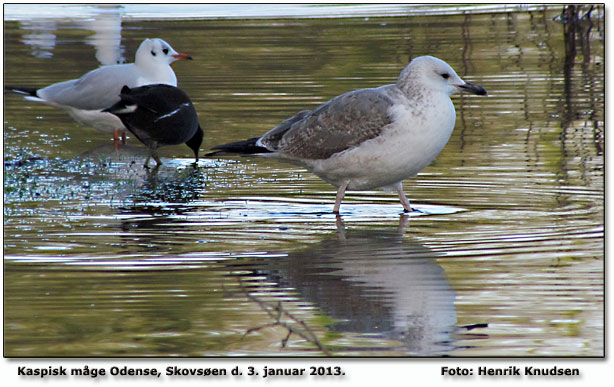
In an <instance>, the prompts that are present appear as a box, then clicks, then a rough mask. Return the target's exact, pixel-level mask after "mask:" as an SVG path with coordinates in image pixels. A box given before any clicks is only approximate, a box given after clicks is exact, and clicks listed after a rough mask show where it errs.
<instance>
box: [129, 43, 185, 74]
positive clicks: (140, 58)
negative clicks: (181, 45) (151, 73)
mask: <svg viewBox="0 0 614 387" xmlns="http://www.w3.org/2000/svg"><path fill="white" fill-rule="evenodd" d="M186 59H192V57H191V56H189V55H187V54H183V53H179V52H177V51H175V50H173V48H172V47H171V45H170V44H168V43H166V42H165V41H164V40H162V39H158V38H155V39H145V40H144V41H143V43H141V45H140V46H139V49H138V50H137V51H136V57H135V60H134V61H135V63H136V64H137V66H147V67H149V66H151V65H154V66H156V65H157V66H160V65H162V66H167V65H169V64H171V63H173V62H174V61H176V60H186Z"/></svg>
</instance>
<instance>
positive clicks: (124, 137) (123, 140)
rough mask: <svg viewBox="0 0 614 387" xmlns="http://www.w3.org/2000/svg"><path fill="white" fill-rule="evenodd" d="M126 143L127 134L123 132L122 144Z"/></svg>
mask: <svg viewBox="0 0 614 387" xmlns="http://www.w3.org/2000/svg"><path fill="white" fill-rule="evenodd" d="M125 143H126V132H122V144H125Z"/></svg>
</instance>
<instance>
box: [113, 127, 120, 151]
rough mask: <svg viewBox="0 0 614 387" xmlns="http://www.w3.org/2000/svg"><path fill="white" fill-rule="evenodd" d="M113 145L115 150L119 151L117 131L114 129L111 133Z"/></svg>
mask: <svg viewBox="0 0 614 387" xmlns="http://www.w3.org/2000/svg"><path fill="white" fill-rule="evenodd" d="M113 145H114V146H115V150H117V149H119V129H115V131H114V132H113Z"/></svg>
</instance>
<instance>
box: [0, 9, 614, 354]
mask: <svg viewBox="0 0 614 387" xmlns="http://www.w3.org/2000/svg"><path fill="white" fill-rule="evenodd" d="M14 7H15V8H7V9H6V10H7V13H6V15H5V23H4V29H5V41H4V47H5V66H4V78H5V82H6V84H15V85H27V86H44V85H47V84H49V83H52V82H58V81H62V80H66V79H69V78H73V77H77V76H79V75H81V74H83V73H84V72H86V71H88V70H90V69H92V68H95V67H96V66H98V65H100V64H101V63H115V62H117V61H132V59H133V55H134V51H135V49H136V47H138V44H139V43H140V42H141V41H142V40H143V39H144V38H147V37H161V38H163V39H165V40H166V41H168V42H169V43H170V44H171V45H173V47H174V48H175V49H176V50H178V51H184V52H188V53H190V54H191V55H192V56H193V57H194V60H193V61H191V62H181V63H175V64H174V69H175V71H176V73H177V76H178V79H179V86H180V87H181V88H182V89H184V90H185V91H186V92H187V93H188V94H189V95H190V97H191V98H192V100H193V102H194V105H195V107H196V109H197V111H198V112H199V117H200V121H201V124H202V125H203V127H204V129H205V139H204V143H203V149H202V151H201V154H204V152H205V150H206V149H208V148H210V147H212V146H214V145H217V144H221V143H225V142H229V141H233V140H240V139H244V138H247V137H252V136H255V135H258V134H260V133H264V132H265V131H266V130H268V129H270V128H272V127H273V126H275V125H276V124H278V123H279V122H280V121H281V120H283V119H285V118H287V117H289V116H291V115H293V114H294V113H295V112H297V111H298V110H302V109H307V108H314V107H316V106H317V105H318V104H320V103H322V102H324V101H326V100H328V99H330V98H331V97H333V96H335V95H338V94H340V93H343V92H346V91H349V90H352V89H356V88H361V87H373V86H379V85H383V84H387V83H392V82H394V81H395V79H396V77H397V76H398V74H399V72H400V70H401V69H402V68H403V67H404V66H405V65H406V64H407V63H408V62H409V60H410V59H411V58H413V57H416V56H419V55H423V54H430V55H434V56H437V57H440V58H442V59H444V60H446V61H447V62H448V63H450V64H451V65H452V67H454V68H455V70H456V71H457V72H458V73H459V75H460V76H461V77H463V79H465V80H467V81H472V82H476V83H478V84H481V85H482V86H484V87H485V88H486V89H487V90H488V92H489V96H488V97H487V98H483V97H479V96H472V95H458V96H455V97H453V99H454V103H455V106H456V108H457V122H456V128H455V131H454V133H453V135H452V138H451V139H450V142H449V143H448V145H447V146H446V147H445V149H444V150H443V152H442V153H441V154H440V156H439V157H438V158H437V160H436V161H435V162H434V163H433V164H432V165H430V166H429V167H427V168H426V169H424V170H423V171H422V172H421V173H420V174H419V175H418V176H416V177H415V178H412V179H410V180H407V181H405V182H404V188H405V190H406V192H407V193H408V196H409V198H410V200H411V201H412V205H413V206H414V207H416V208H418V209H420V210H422V211H423V212H422V213H419V214H418V213H413V214H411V216H401V215H400V212H401V210H402V207H401V205H400V204H399V203H398V199H397V198H396V195H395V194H394V193H392V192H383V191H364V192H349V193H348V195H347V196H346V200H345V201H344V203H343V205H342V207H341V217H340V218H337V217H335V216H334V215H333V214H331V213H330V211H331V210H332V205H333V203H334V195H335V188H334V187H332V186H330V185H328V184H326V183H324V182H322V181H321V180H319V179H318V178H317V177H315V176H313V175H311V174H310V173H308V172H306V171H305V170H304V169H302V168H300V167H296V166H293V165H289V164H284V163H280V162H276V161H274V160H263V159H257V158H240V159H239V158H237V159H217V158H212V159H211V158H203V159H202V160H201V161H200V162H199V164H198V167H197V168H196V169H195V168H193V167H191V165H190V164H191V161H192V160H191V159H190V154H191V151H190V150H189V149H188V148H187V147H185V146H176V147H169V148H166V149H164V150H162V151H161V155H162V159H163V161H164V163H165V164H164V165H163V166H162V167H161V168H159V169H158V170H157V171H151V170H149V171H148V170H145V169H143V168H142V167H141V165H142V162H143V161H144V159H145V157H146V153H145V150H144V148H143V146H142V145H141V144H140V143H138V142H137V141H136V139H134V138H130V139H129V140H128V143H127V144H125V145H121V144H120V146H116V145H115V144H114V143H113V141H112V140H111V139H110V138H109V137H108V135H105V134H102V133H98V132H96V131H95V130H93V129H90V128H85V127H81V126H79V125H78V124H76V123H74V122H73V121H71V119H70V118H69V117H68V116H66V115H65V114H64V113H62V112H61V111H58V110H55V109H52V108H50V107H46V106H41V105H38V104H35V103H31V102H24V101H23V100H22V98H21V97H19V96H16V95H5V96H4V301H5V309H4V311H5V313H4V316H5V318H4V332H5V335H4V340H5V342H4V344H5V356H210V355H221V356H227V355H230V356H239V355H266V356H294V355H301V356H322V355H344V356H366V355H368V356H444V355H445V356H601V355H603V353H604V344H603V338H604V336H603V335H604V332H603V317H604V315H603V311H604V309H603V282H604V270H603V269H604V251H603V248H604V241H603V238H604V156H603V149H604V97H605V92H604V79H605V78H604V68H603V67H604V61H605V56H604V45H603V42H604V11H603V8H597V9H594V10H593V11H592V12H591V14H590V18H585V19H583V20H581V21H579V22H578V21H576V22H575V23H571V22H566V23H563V21H565V20H566V19H563V21H562V20H561V18H560V17H559V15H560V14H561V11H562V9H561V8H559V7H545V8H544V7H532V8H526V7H525V8H523V7H512V8H504V7H500V8H489V9H484V8H480V7H474V8H465V9H462V10H459V9H457V8H458V7H449V8H445V7H439V8H436V9H434V8H433V7H431V8H428V7H393V8H390V9H389V10H388V11H389V12H386V9H382V8H381V6H380V7H378V8H377V9H376V10H373V9H367V8H361V7H356V8H348V9H347V12H345V13H344V11H343V9H341V10H340V9H339V8H340V7H336V8H334V12H333V11H330V12H326V11H323V10H322V7H319V8H317V10H315V11H314V10H313V8H312V9H311V10H306V9H305V7H303V8H300V7H295V8H292V7H290V8H284V9H281V10H279V13H274V12H272V11H270V12H268V13H267V11H266V9H262V8H258V7H255V6H254V7H251V8H249V10H250V11H249V12H248V11H245V12H246V13H245V14H243V15H241V14H235V13H233V12H236V9H229V8H223V7H221V8H216V7H214V6H204V7H203V8H199V7H197V6H189V7H188V8H186V9H183V8H180V9H179V11H177V12H178V13H181V15H179V14H171V15H169V14H166V13H163V12H162V11H163V10H158V9H156V8H155V7H153V8H147V9H142V8H138V6H132V8H131V7H129V6H127V7H124V8H113V7H105V8H96V7H64V8H62V7H58V6H55V7H53V6H52V7H51V8H50V9H47V8H44V9H41V10H40V11H38V13H37V10H36V9H32V8H31V7H30V8H28V7H27V6H14ZM24 7H25V8H24ZM212 7H213V8H212ZM341 8H342V7H341ZM443 8H445V9H443ZM43 11H48V12H43ZM460 11H466V12H465V13H462V12H460ZM586 11H588V7H585V8H584V9H583V10H582V15H583V14H584V13H586ZM28 13H30V14H31V15H30V17H26V16H24V15H28ZM161 15H163V16H161ZM199 15H202V16H199ZM267 312H268V313H267ZM288 329H291V332H293V333H292V334H291V335H289V336H288V334H289V330H288Z"/></svg>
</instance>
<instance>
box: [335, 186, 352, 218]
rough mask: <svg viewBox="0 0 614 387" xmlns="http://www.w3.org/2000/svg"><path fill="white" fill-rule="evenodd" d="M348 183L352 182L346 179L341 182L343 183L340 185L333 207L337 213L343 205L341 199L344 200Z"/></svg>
mask: <svg viewBox="0 0 614 387" xmlns="http://www.w3.org/2000/svg"><path fill="white" fill-rule="evenodd" d="M348 184H350V182H349V181H344V182H343V183H341V185H340V186H339V189H338V190H337V197H336V199H335V206H334V207H333V213H335V214H338V213H339V207H340V206H341V201H342V200H343V197H344V196H345V189H346V188H347V187H348Z"/></svg>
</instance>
